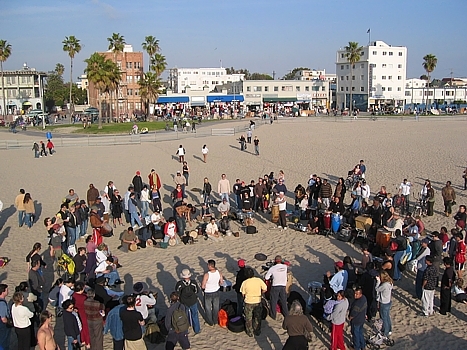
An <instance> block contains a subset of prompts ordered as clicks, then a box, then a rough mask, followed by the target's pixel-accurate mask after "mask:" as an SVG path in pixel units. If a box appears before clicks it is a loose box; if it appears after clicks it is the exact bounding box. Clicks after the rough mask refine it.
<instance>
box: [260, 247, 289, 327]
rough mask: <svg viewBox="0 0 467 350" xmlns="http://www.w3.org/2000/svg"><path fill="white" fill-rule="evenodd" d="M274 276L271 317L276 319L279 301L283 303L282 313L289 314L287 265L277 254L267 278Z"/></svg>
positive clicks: (265, 277)
mask: <svg viewBox="0 0 467 350" xmlns="http://www.w3.org/2000/svg"><path fill="white" fill-rule="evenodd" d="M270 278H272V283H271V310H270V311H271V318H272V319H273V320H275V319H276V315H277V311H276V305H277V302H279V303H280V305H281V310H282V315H283V316H284V317H286V316H287V315H288V314H289V310H288V309H287V291H286V286H287V265H285V264H284V263H283V262H282V257H281V256H280V255H276V257H275V258H274V266H272V267H271V268H270V269H269V270H268V272H267V273H266V276H264V279H265V280H269V279H270Z"/></svg>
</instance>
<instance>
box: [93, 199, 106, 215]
mask: <svg viewBox="0 0 467 350" xmlns="http://www.w3.org/2000/svg"><path fill="white" fill-rule="evenodd" d="M94 206H95V207H96V208H97V214H98V215H99V217H100V218H101V219H103V218H104V212H105V206H104V203H102V198H101V197H96V202H95V203H94Z"/></svg>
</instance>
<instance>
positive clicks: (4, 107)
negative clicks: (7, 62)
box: [0, 61, 7, 120]
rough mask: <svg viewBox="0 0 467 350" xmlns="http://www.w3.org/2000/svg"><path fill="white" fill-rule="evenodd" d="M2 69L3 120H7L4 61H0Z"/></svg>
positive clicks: (0, 69)
mask: <svg viewBox="0 0 467 350" xmlns="http://www.w3.org/2000/svg"><path fill="white" fill-rule="evenodd" d="M0 71H1V73H2V95H3V109H2V112H3V120H5V116H6V114H7V113H6V104H5V85H4V82H3V62H2V61H0Z"/></svg>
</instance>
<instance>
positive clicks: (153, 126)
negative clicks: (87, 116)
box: [73, 121, 170, 134]
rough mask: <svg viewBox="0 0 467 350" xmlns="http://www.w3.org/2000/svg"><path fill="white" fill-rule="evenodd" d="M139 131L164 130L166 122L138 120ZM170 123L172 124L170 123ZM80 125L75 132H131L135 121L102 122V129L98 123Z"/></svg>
mask: <svg viewBox="0 0 467 350" xmlns="http://www.w3.org/2000/svg"><path fill="white" fill-rule="evenodd" d="M136 125H138V128H139V131H141V129H143V128H148V131H149V132H154V131H155V130H163V129H164V128H165V122H161V121H159V122H138V123H136ZM169 125H170V124H169ZM75 126H78V127H80V128H79V129H78V130H76V131H74V132H73V133H74V134H129V133H130V131H131V129H132V128H133V123H109V124H102V129H98V128H97V127H98V126H97V123H95V124H92V125H91V127H90V128H86V129H83V128H82V127H81V125H80V124H75Z"/></svg>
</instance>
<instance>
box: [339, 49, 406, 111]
mask: <svg viewBox="0 0 467 350" xmlns="http://www.w3.org/2000/svg"><path fill="white" fill-rule="evenodd" d="M406 66H407V48H406V47H404V46H391V45H388V44H386V43H385V42H383V41H374V42H372V43H371V44H370V45H368V46H364V47H363V48H362V51H361V53H360V61H359V62H357V63H355V65H354V66H353V71H352V76H351V74H350V73H351V67H350V64H349V63H348V60H347V56H346V51H345V49H340V50H338V51H337V57H336V76H337V91H336V98H337V108H338V109H341V108H349V107H350V101H349V99H350V91H351V90H352V100H353V105H354V107H355V108H359V109H360V110H367V109H371V108H373V107H378V108H383V107H385V106H394V107H402V106H403V104H404V99H405V77H406Z"/></svg>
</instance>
